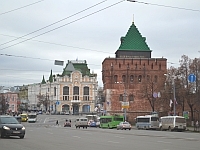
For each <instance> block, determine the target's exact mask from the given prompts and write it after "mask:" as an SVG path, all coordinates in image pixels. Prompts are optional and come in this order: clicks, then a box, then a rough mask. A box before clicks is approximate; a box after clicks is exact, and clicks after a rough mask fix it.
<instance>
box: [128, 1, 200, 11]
mask: <svg viewBox="0 0 200 150" xmlns="http://www.w3.org/2000/svg"><path fill="white" fill-rule="evenodd" d="M127 1H129V2H136V3H141V4H145V5H154V6H161V7H168V8H173V9H182V10H189V11H197V12H200V10H198V9H190V8H184V7H176V6H169V5H161V4H155V3H148V2H140V1H135V0H127Z"/></svg>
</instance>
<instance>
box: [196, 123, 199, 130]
mask: <svg viewBox="0 0 200 150" xmlns="http://www.w3.org/2000/svg"><path fill="white" fill-rule="evenodd" d="M196 130H197V131H199V121H198V120H197V121H196Z"/></svg>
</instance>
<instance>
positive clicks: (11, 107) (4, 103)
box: [0, 87, 20, 113]
mask: <svg viewBox="0 0 200 150" xmlns="http://www.w3.org/2000/svg"><path fill="white" fill-rule="evenodd" d="M18 90H19V87H1V89H0V112H1V113H3V112H2V110H3V111H4V113H6V112H13V113H14V112H18V107H19V103H20V101H19V92H18Z"/></svg>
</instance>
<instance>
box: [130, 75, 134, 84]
mask: <svg viewBox="0 0 200 150" xmlns="http://www.w3.org/2000/svg"><path fill="white" fill-rule="evenodd" d="M133 81H134V76H133V75H131V76H130V82H131V83H133Z"/></svg>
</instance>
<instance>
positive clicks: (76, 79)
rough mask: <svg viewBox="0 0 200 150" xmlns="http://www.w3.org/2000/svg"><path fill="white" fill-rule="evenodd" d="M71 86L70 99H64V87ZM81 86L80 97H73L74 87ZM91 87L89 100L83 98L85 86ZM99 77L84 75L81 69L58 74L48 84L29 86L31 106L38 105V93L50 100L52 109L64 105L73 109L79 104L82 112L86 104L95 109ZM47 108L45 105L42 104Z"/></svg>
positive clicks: (49, 107)
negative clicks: (69, 73) (64, 74)
mask: <svg viewBox="0 0 200 150" xmlns="http://www.w3.org/2000/svg"><path fill="white" fill-rule="evenodd" d="M65 86H68V87H69V99H68V100H64V99H63V87H65ZM74 86H78V87H79V99H78V100H74V99H73V87H74ZM84 87H89V100H88V101H84V100H83V88H84ZM97 87H98V82H97V77H89V76H82V74H81V72H80V71H73V72H72V73H71V75H70V77H69V76H64V77H60V76H56V77H55V78H54V81H53V82H52V83H50V82H47V83H46V84H32V85H29V86H28V99H29V102H30V105H31V106H30V108H31V107H34V106H36V105H37V103H38V102H39V100H38V95H42V96H43V98H44V100H45V99H46V100H48V101H49V104H48V108H47V110H50V111H55V110H56V111H59V112H61V111H62V110H63V106H64V105H68V106H69V110H70V111H73V106H74V105H75V104H77V105H78V106H79V112H82V107H83V106H84V105H89V106H90V112H93V111H94V108H95V101H96V98H97ZM42 109H43V110H45V109H46V108H45V106H42Z"/></svg>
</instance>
